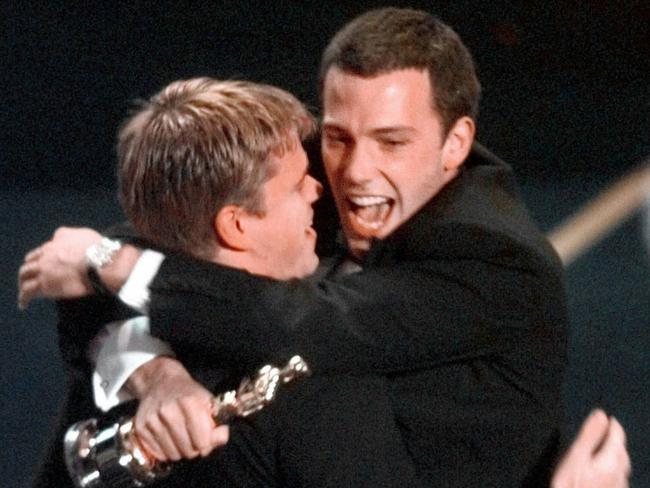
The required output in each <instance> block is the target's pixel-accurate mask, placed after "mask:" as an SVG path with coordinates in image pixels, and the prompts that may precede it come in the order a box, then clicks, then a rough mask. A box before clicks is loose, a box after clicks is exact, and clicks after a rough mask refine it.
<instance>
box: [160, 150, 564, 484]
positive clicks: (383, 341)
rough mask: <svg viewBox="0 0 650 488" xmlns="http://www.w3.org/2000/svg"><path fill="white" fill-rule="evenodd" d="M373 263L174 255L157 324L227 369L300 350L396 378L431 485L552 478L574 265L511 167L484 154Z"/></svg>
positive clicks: (178, 343) (384, 244) (315, 364)
mask: <svg viewBox="0 0 650 488" xmlns="http://www.w3.org/2000/svg"><path fill="white" fill-rule="evenodd" d="M363 267H364V269H363V271H362V272H360V273H356V274H353V275H347V276H335V275H331V276H330V277H329V278H326V279H323V280H320V281H318V282H316V283H314V282H313V281H309V280H294V281H290V282H276V281H273V280H269V279H265V278H261V277H257V276H252V275H250V274H247V273H245V272H241V271H238V270H234V269H229V268H225V267H219V266H215V265H211V264H207V263H202V262H199V261H195V260H192V259H188V258H185V257H182V256H169V257H168V259H166V260H165V261H164V263H163V265H162V267H161V270H160V272H159V273H158V275H157V277H156V279H155V280H154V282H153V283H152V286H151V291H152V301H151V307H150V315H151V318H152V331H153V333H154V335H157V336H159V337H161V338H162V339H164V340H166V341H168V342H170V343H171V344H172V346H173V347H174V349H175V350H176V351H178V352H179V353H180V354H183V355H189V354H192V357H194V358H195V360H197V361H200V362H209V363H210V364H213V365H214V366H217V367H227V366H228V365H229V364H235V363H236V364H240V365H242V366H243V367H245V368H254V367H255V366H256V365H259V364H261V363H263V362H265V361H275V362H282V361H285V360H286V359H288V357H290V356H291V355H293V354H295V353H300V354H301V355H303V357H304V358H305V359H306V360H307V361H308V363H309V364H310V365H311V366H312V368H313V370H314V372H315V373H316V374H317V375H319V374H322V375H327V374H335V373H341V372H345V373H348V374H349V373H353V374H368V373H372V374H381V375H383V376H384V377H386V378H387V379H389V383H388V387H389V390H390V399H391V408H392V410H393V414H394V418H395V422H396V424H397V426H398V427H399V430H400V434H401V437H402V439H403V440H404V442H405V443H406V446H407V449H408V451H409V453H410V455H411V456H412V459H413V461H414V463H415V466H416V470H417V474H418V476H419V477H420V479H421V480H422V481H423V482H424V484H426V485H430V486H481V487H487V486H499V487H504V486H535V485H537V484H539V485H540V486H543V485H545V484H546V483H547V474H548V471H549V470H550V467H551V466H552V463H553V461H552V459H553V455H554V449H555V447H556V441H557V431H558V424H559V415H560V409H559V392H560V383H561V376H562V371H563V367H564V364H565V359H566V352H565V349H566V327H567V314H566V305H565V296H564V288H563V277H562V267H561V264H560V262H559V260H558V258H557V256H556V254H555V252H554V251H553V250H552V249H551V247H550V245H549V244H548V243H547V241H546V239H545V238H544V237H543V235H542V234H541V233H540V231H539V230H538V229H537V227H536V226H535V225H534V224H533V223H532V221H531V219H530V218H529V216H528V213H527V211H526V210H525V208H524V206H523V204H522V202H521V201H520V199H519V197H518V195H517V190H516V186H515V182H514V178H513V176H512V173H511V170H510V168H509V167H508V166H507V165H505V164H504V163H502V162H501V161H499V160H498V159H497V158H495V157H494V156H492V155H491V154H490V153H489V152H487V151H486V150H485V149H484V148H482V147H481V146H478V145H477V146H475V148H474V149H473V151H472V153H471V155H470V157H469V159H468V161H466V163H465V165H464V167H463V169H462V170H461V173H460V174H459V175H458V176H457V177H456V178H455V179H454V180H453V181H452V182H450V183H449V184H448V185H447V186H446V187H445V188H443V190H442V191H441V192H440V193H439V194H438V195H436V196H435V197H434V198H433V199H432V200H431V201H430V202H428V203H427V204H426V205H425V206H424V207H423V208H422V209H421V210H420V211H419V212H418V213H417V214H416V215H415V216H414V217H413V218H412V219H410V220H409V221H408V222H407V223H405V224H404V225H403V226H402V227H401V228H400V229H398V230H397V231H396V232H395V233H394V234H393V235H391V236H390V237H389V238H387V239H385V240H384V241H381V242H376V243H374V245H373V246H372V249H371V250H370V252H369V253H368V256H367V257H366V260H365V262H364V263H363ZM372 421H373V420H372V419H368V422H371V423H372Z"/></svg>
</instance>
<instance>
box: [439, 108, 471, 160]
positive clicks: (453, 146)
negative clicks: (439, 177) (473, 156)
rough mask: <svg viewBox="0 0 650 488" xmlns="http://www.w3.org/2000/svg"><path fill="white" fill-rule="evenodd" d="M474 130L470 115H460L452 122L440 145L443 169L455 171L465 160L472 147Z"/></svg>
mask: <svg viewBox="0 0 650 488" xmlns="http://www.w3.org/2000/svg"><path fill="white" fill-rule="evenodd" d="M475 132H476V127H475V125H474V120H472V119H471V118H470V117H467V116H464V117H461V118H460V119H458V120H457V121H456V122H455V123H454V125H453V126H452V128H451V129H450V130H449V133H448V134H447V138H446V139H445V142H444V144H443V146H442V163H443V167H444V170H445V171H451V172H455V171H456V170H458V168H460V166H461V165H462V164H463V163H464V162H465V159H467V156H468V155H469V151H470V150H471V149H472V143H473V142H474V134H475Z"/></svg>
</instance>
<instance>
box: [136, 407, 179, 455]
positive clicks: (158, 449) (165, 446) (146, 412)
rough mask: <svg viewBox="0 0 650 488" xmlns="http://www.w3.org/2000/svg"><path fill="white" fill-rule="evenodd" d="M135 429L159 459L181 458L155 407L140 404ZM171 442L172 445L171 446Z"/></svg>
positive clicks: (143, 442) (144, 443)
mask: <svg viewBox="0 0 650 488" xmlns="http://www.w3.org/2000/svg"><path fill="white" fill-rule="evenodd" d="M135 431H136V435H137V438H138V440H139V441H140V443H141V444H142V445H143V447H144V448H145V449H146V450H147V451H148V452H150V453H151V454H153V456H154V458H155V459H157V460H159V461H169V460H173V459H180V456H179V454H178V451H176V450H175V448H174V447H173V442H172V441H171V439H169V435H168V433H167V431H166V429H165V428H164V427H163V425H162V423H161V422H160V419H159V418H158V414H157V412H156V410H155V409H151V408H149V407H148V406H147V405H146V404H140V406H139V408H138V412H137V414H136V416H135ZM170 444H171V445H172V447H170Z"/></svg>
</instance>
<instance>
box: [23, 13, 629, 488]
mask: <svg viewBox="0 0 650 488" xmlns="http://www.w3.org/2000/svg"><path fill="white" fill-rule="evenodd" d="M321 91H322V99H323V136H322V146H321V147H322V154H323V161H324V164H325V170H326V173H327V176H328V179H329V181H330V184H331V187H332V192H333V194H334V198H335V201H336V205H337V209H338V212H339V217H340V219H341V226H342V230H343V233H344V236H345V239H346V244H347V248H346V249H345V250H344V251H343V252H341V253H340V254H339V255H338V256H337V257H336V258H335V259H334V260H333V266H332V268H331V269H330V270H329V272H328V274H327V276H326V277H325V278H324V279H322V280H321V281H320V282H319V283H318V284H316V285H315V284H314V283H313V282H308V281H292V282H290V283H286V282H273V281H269V280H263V279H260V278H258V277H255V276H251V275H247V274H245V273H241V272H238V271H234V270H230V269H226V268H222V269H220V270H219V271H218V272H216V273H215V272H214V270H213V269H212V267H210V268H209V269H208V267H206V266H205V265H204V264H202V263H200V262H198V261H193V260H190V259H183V258H182V257H178V256H169V257H167V258H165V259H164V261H163V262H162V265H161V266H160V268H159V270H158V272H157V275H156V277H155V278H154V279H153V281H152V282H150V284H149V286H148V287H146V288H147V292H150V300H149V311H150V316H151V319H152V332H153V334H154V335H155V336H157V337H159V338H162V339H164V340H165V341H168V342H169V343H170V344H172V347H173V348H174V349H181V350H188V349H192V350H195V351H200V352H201V354H203V355H204V357H205V358H210V359H211V360H213V361H215V362H217V363H219V362H221V363H223V364H228V363H237V364H240V365H243V366H245V367H249V366H252V365H255V364H259V363H260V362H264V361H270V360H271V361H278V362H281V361H283V360H286V359H287V357H288V355H290V354H294V353H295V352H299V353H300V354H301V355H303V356H304V357H305V358H306V360H307V361H308V362H309V363H310V364H311V365H312V368H313V370H314V372H315V374H321V375H326V374H331V373H334V372H340V371H346V372H350V371H353V372H355V371H356V372H359V373H367V372H372V373H381V374H382V375H384V376H385V378H387V381H388V383H387V390H388V393H389V395H390V404H391V408H392V410H393V414H394V419H395V423H396V425H397V426H399V428H400V431H401V435H402V438H403V440H404V442H405V444H406V447H407V449H408V452H409V453H410V455H411V457H412V459H413V462H414V463H415V468H416V471H417V475H418V477H419V479H420V480H421V481H422V482H423V483H424V484H425V485H428V486H545V485H547V484H548V481H549V473H550V468H551V467H552V465H553V463H554V460H555V455H556V452H557V448H558V423H559V410H560V408H559V390H560V382H561V375H562V370H563V366H564V362H565V354H566V353H565V334H566V325H567V317H566V309H565V299H564V289H563V284H562V269H561V265H560V263H559V260H558V259H557V256H556V255H555V253H554V251H553V250H552V249H551V247H550V245H549V244H548V243H547V241H546V240H545V238H544V237H543V235H542V234H541V233H540V232H539V230H538V229H537V228H536V226H535V225H534V224H533V223H532V222H531V221H530V218H529V216H528V214H527V212H526V210H525V209H524V207H523V204H522V203H521V201H520V200H519V198H518V196H517V191H516V187H515V183H514V178H513V176H512V173H511V170H510V168H509V167H508V166H507V165H505V164H504V163H502V162H501V161H499V160H498V159H497V158H496V157H494V156H493V155H492V154H490V153H489V152H488V151H486V150H485V149H484V148H482V147H481V146H479V145H477V144H475V143H473V139H474V132H475V125H474V124H475V121H474V120H475V117H476V111H477V106H478V98H479V93H480V89H479V85H478V82H477V81H476V75H475V73H474V67H473V63H472V60H471V56H470V55H469V53H468V52H467V50H466V48H465V47H464V46H463V44H462V42H461V41H460V39H459V38H458V36H457V35H456V34H455V33H454V32H453V31H452V30H451V29H450V28H449V27H448V26H446V25H445V24H443V23H442V22H440V21H439V20H437V19H435V18H434V17H432V16H430V15H429V14H427V13H425V12H421V11H414V10H408V9H380V10H376V11H371V12H368V13H366V14H364V15H362V16H360V17H359V18H357V19H355V20H353V21H352V22H351V23H350V24H348V25H347V26H346V27H344V28H343V30H342V31H341V32H340V33H339V34H337V35H336V36H335V37H334V39H333V40H332V42H331V43H330V45H329V46H328V48H327V49H326V51H325V54H324V57H323V63H322V68H321ZM98 238H99V236H97V235H95V236H93V237H91V238H89V240H88V241H86V242H84V243H82V244H79V247H80V248H82V249H83V248H84V246H85V245H86V244H90V243H92V242H94V241H95V240H97V239H98ZM62 241H64V240H59V241H58V242H55V243H54V244H52V245H53V246H54V245H62V244H61V243H62ZM65 241H67V242H69V240H68V239H65ZM129 249H130V251H129V252H134V249H133V248H129ZM71 261H72V262H73V263H75V264H76V263H79V262H80V260H74V259H72V260H71ZM134 261H135V258H134V257H133V255H132V256H131V257H129V256H127V255H125V254H122V251H121V252H120V253H118V254H117V256H116V259H115V262H114V263H113V264H109V265H107V266H105V267H103V268H102V269H100V270H99V273H100V276H101V278H102V280H103V281H104V282H105V283H106V284H107V285H108V286H109V288H111V289H113V290H117V289H118V288H119V287H120V286H121V284H122V283H123V282H124V281H125V279H126V275H127V274H128V270H130V268H131V267H132V264H133V262H134ZM36 268H37V266H36V265H34V269H33V270H32V272H30V273H25V274H24V283H25V286H24V292H25V295H24V298H25V299H26V300H28V299H29V298H30V297H31V296H33V295H34V294H35V293H45V294H47V295H48V296H60V294H57V293H56V292H52V289H51V288H48V287H49V286H50V284H51V283H54V286H57V283H61V282H62V281H63V278H70V279H72V280H76V281H81V279H82V277H83V276H84V275H85V270H84V269H83V266H80V265H79V264H76V268H75V271H74V272H73V273H72V274H71V273H70V272H62V273H60V274H59V275H58V276H56V279H54V275H56V273H55V272H51V273H50V272H49V271H47V273H50V274H49V275H43V274H42V273H44V272H45V271H39V270H37V269H36ZM125 270H127V271H125ZM188 270H191V272H190V273H188ZM208 273H209V274H210V275H211V277H210V285H209V287H205V284H204V283H200V282H199V281H200V280H196V281H195V282H194V284H190V285H188V283H187V279H188V277H191V276H205V275H207V274H208ZM33 276H40V277H41V278H42V280H43V281H41V282H40V283H39V284H32V283H29V282H30V281H31V280H32V279H33V278H32V277H33ZM242 289H244V290H246V294H245V295H242V294H241V292H240V290H242ZM88 291H89V290H88V289H86V290H85V291H84V292H83V293H87V292H88ZM83 293H79V294H83ZM67 296H69V295H67ZM233 304H236V305H233ZM214 317H218V318H219V324H218V325H216V326H215V325H214V323H213V321H212V319H213V318H214ZM145 367H146V365H145ZM136 376H137V373H136ZM153 390H155V388H153ZM154 396H155V395H154ZM260 418H264V416H263V415H261V416H260ZM174 422H178V423H180V424H182V423H187V419H183V418H182V417H181V418H177V419H176V420H175V421H174ZM188 427H189V428H190V430H191V426H189V425H188ZM605 440H606V441H607V440H608V439H605ZM179 444H182V442H181V443H179ZM181 448H182V449H184V448H183V447H182V446H181ZM623 451H624V449H623ZM619 452H620V451H619ZM588 459H589V460H590V459H591V458H588ZM582 467H583V468H584V469H594V468H593V466H592V465H588V464H583V465H582ZM618 472H619V473H620V472H623V473H624V472H625V468H624V467H623V468H622V469H621V470H619V471H618ZM624 477H625V476H624ZM574 479H575V478H574Z"/></svg>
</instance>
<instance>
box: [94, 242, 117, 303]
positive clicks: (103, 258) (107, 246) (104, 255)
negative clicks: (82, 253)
mask: <svg viewBox="0 0 650 488" xmlns="http://www.w3.org/2000/svg"><path fill="white" fill-rule="evenodd" d="M120 249H122V243H121V242H120V241H118V240H116V239H109V238H108V237H102V240H101V241H99V242H98V243H97V244H93V245H92V246H88V249H86V270H87V273H88V281H90V284H91V285H92V287H93V289H94V290H95V293H98V294H100V295H108V294H110V291H109V290H108V288H106V285H104V283H103V282H102V280H101V278H100V277H99V270H100V269H102V268H103V267H104V266H106V265H108V264H111V263H112V262H113V258H114V257H115V255H116V254H117V252H118V251H119V250H120Z"/></svg>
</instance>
